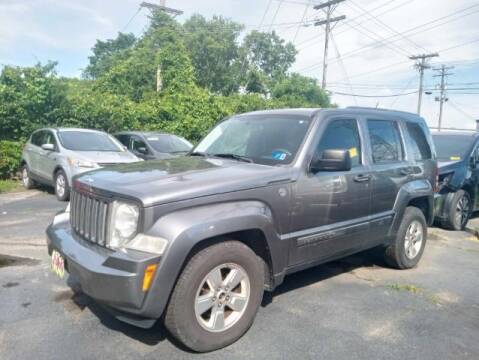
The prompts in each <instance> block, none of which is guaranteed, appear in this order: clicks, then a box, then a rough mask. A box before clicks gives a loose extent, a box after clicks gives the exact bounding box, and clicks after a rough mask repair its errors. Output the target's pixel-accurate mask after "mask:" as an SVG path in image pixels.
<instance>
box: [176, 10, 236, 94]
mask: <svg viewBox="0 0 479 360" xmlns="http://www.w3.org/2000/svg"><path fill="white" fill-rule="evenodd" d="M183 29H184V34H185V35H184V36H185V44H186V48H187V49H188V52H189V54H190V57H191V61H192V63H193V66H194V68H195V74H196V80H197V84H198V85H199V86H200V87H203V88H205V89H208V90H210V91H212V92H214V93H220V94H223V95H229V94H231V93H233V92H236V91H238V86H239V84H238V66H237V62H238V55H239V47H238V37H239V35H240V33H241V31H242V30H243V26H242V25H241V24H238V23H235V22H233V21H230V20H227V19H224V18H222V17H218V16H214V17H213V18H212V19H211V20H206V19H205V18H204V17H203V16H201V15H193V16H192V17H191V18H189V19H188V20H187V21H186V22H185V23H184V25H183Z"/></svg>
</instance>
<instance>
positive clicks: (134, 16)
mask: <svg viewBox="0 0 479 360" xmlns="http://www.w3.org/2000/svg"><path fill="white" fill-rule="evenodd" d="M141 9H142V8H141V7H139V8H138V10H137V11H136V12H135V13H134V14H133V16H132V17H131V18H130V20H128V22H127V23H126V25H125V26H123V28H122V29H121V32H124V31H125V30H126V29H127V28H128V26H129V25H130V24H131V22H132V21H133V20H134V19H135V18H136V16H137V15H138V14H139V13H140V11H141Z"/></svg>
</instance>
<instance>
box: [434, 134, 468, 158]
mask: <svg viewBox="0 0 479 360" xmlns="http://www.w3.org/2000/svg"><path fill="white" fill-rule="evenodd" d="M432 139H433V141H434V145H435V146H436V152H437V158H438V160H442V161H458V160H462V159H464V158H465V157H466V156H467V153H468V152H469V151H470V150H471V148H472V145H473V143H474V140H475V139H474V137H473V136H471V135H433V136H432Z"/></svg>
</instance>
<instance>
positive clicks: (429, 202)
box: [389, 179, 434, 236]
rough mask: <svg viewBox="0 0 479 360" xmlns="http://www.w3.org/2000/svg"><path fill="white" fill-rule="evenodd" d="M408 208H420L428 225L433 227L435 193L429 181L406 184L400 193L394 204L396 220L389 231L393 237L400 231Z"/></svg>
mask: <svg viewBox="0 0 479 360" xmlns="http://www.w3.org/2000/svg"><path fill="white" fill-rule="evenodd" d="M408 206H415V207H417V208H419V209H420V210H421V211H422V212H423V214H424V217H425V218H426V223H427V224H428V225H431V224H432V223H433V221H434V191H433V188H432V185H431V183H430V182H429V181H427V180H424V179H421V180H414V181H410V182H408V183H407V184H404V185H403V186H402V187H401V188H400V189H399V191H398V194H397V196H396V201H395V203H394V209H393V210H394V219H393V222H392V225H391V228H390V230H389V235H390V236H393V235H395V234H396V232H397V231H398V229H399V226H400V225H401V221H402V218H403V215H404V212H405V211H406V208H407V207H408Z"/></svg>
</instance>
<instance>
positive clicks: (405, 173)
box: [401, 167, 414, 176]
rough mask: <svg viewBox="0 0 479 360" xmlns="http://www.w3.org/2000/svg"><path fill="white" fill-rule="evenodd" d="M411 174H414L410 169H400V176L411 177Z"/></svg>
mask: <svg viewBox="0 0 479 360" xmlns="http://www.w3.org/2000/svg"><path fill="white" fill-rule="evenodd" d="M413 173H414V169H413V168H411V167H407V168H404V169H401V175H405V176H407V175H412V174H413Z"/></svg>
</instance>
